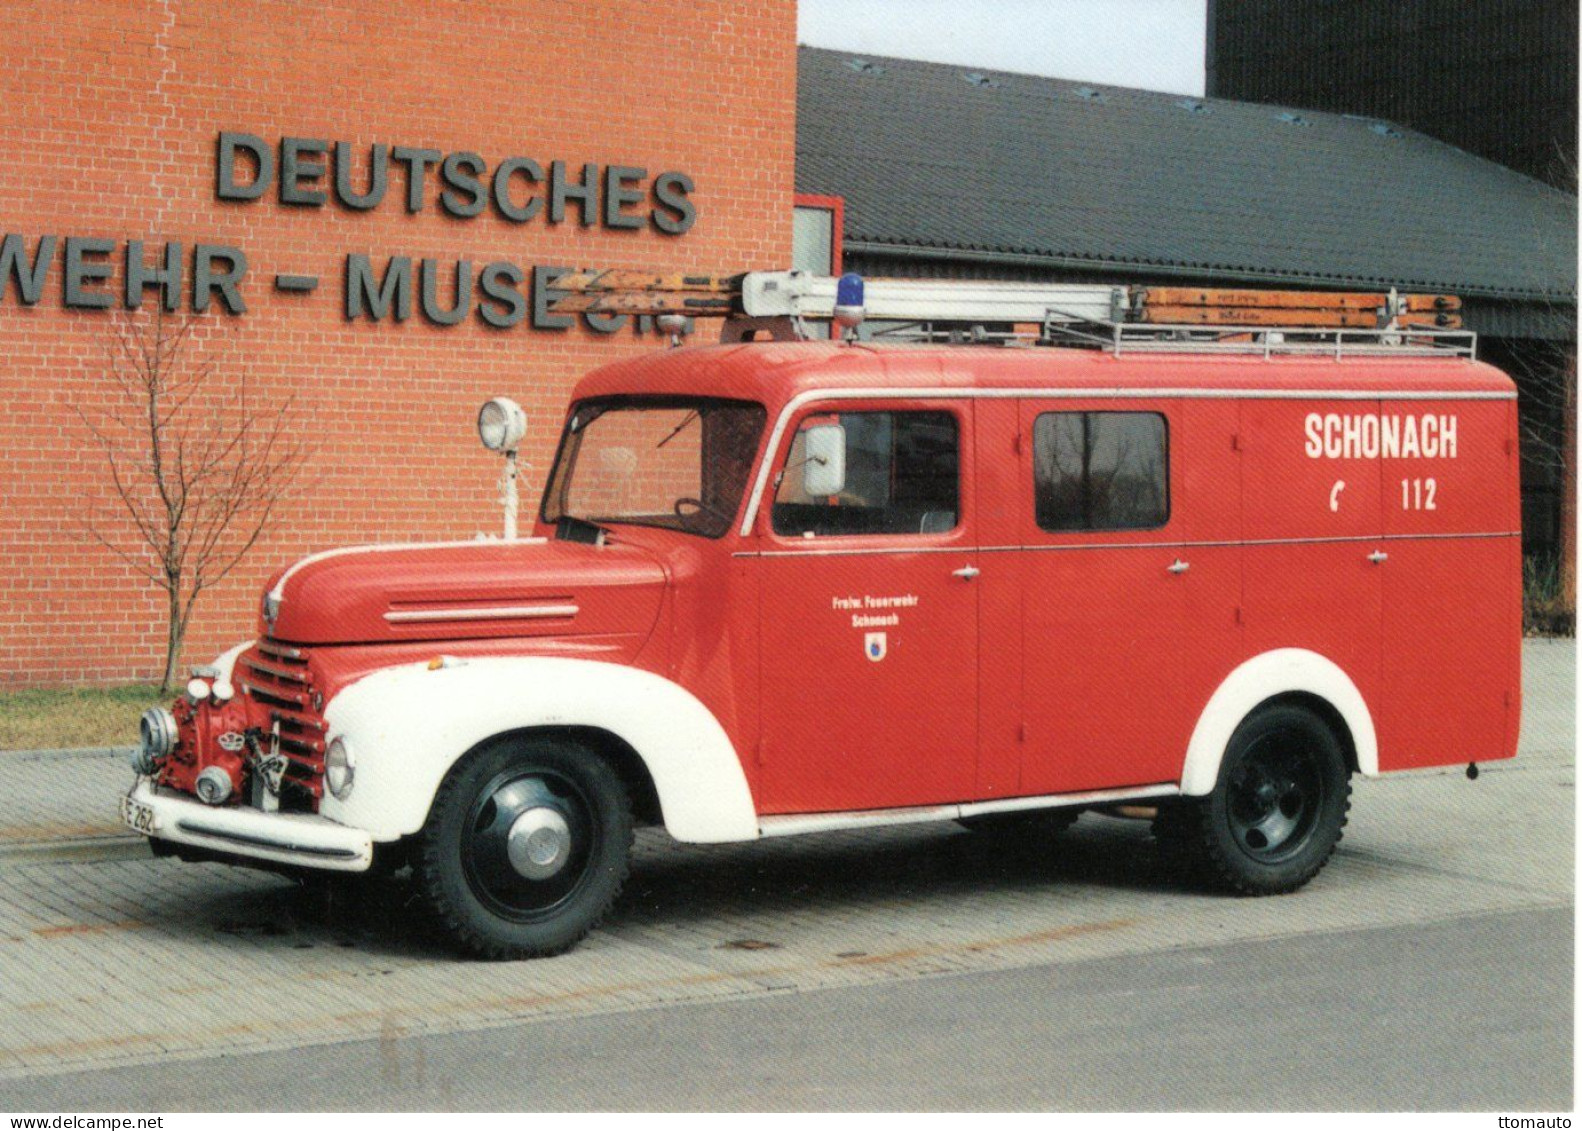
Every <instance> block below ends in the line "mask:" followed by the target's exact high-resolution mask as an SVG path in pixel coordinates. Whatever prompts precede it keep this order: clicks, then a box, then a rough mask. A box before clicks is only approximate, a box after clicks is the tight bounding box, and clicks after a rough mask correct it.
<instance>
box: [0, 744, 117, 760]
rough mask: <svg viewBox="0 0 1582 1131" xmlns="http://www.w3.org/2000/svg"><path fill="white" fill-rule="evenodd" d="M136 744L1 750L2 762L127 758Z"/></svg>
mask: <svg viewBox="0 0 1582 1131" xmlns="http://www.w3.org/2000/svg"><path fill="white" fill-rule="evenodd" d="M136 749H137V747H135V746H80V747H66V748H64V749H60V750H0V763H4V762H6V761H17V762H61V761H67V760H71V759H77V758H123V759H124V758H127V757H130V756H131V753H132V751H133V750H136Z"/></svg>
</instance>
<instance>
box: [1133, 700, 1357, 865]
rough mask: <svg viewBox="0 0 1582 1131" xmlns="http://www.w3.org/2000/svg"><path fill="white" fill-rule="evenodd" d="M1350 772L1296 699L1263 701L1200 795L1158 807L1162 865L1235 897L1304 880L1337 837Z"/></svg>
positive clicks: (1326, 730)
mask: <svg viewBox="0 0 1582 1131" xmlns="http://www.w3.org/2000/svg"><path fill="white" fill-rule="evenodd" d="M1350 808H1351V780H1350V772H1349V771H1348V769H1347V767H1346V756H1345V752H1344V751H1343V750H1342V749H1341V745H1340V739H1339V738H1338V736H1337V735H1336V734H1335V732H1334V731H1333V730H1332V729H1330V727H1329V726H1328V725H1327V724H1326V723H1325V722H1324V721H1323V720H1322V719H1320V718H1319V717H1318V716H1317V715H1315V714H1313V713H1312V712H1311V711H1309V710H1306V709H1305V708H1303V707H1299V706H1295V705H1287V704H1279V705H1275V706H1272V707H1264V708H1261V709H1260V710H1258V711H1256V712H1254V713H1253V714H1252V715H1250V716H1248V717H1247V718H1246V719H1245V720H1243V722H1242V724H1241V725H1240V726H1239V727H1237V728H1236V732H1235V734H1233V735H1231V739H1230V743H1229V744H1228V745H1227V746H1226V748H1225V758H1224V760H1223V761H1222V762H1221V763H1220V769H1219V779H1218V780H1217V781H1216V782H1215V785H1214V791H1213V792H1212V793H1210V794H1209V795H1208V796H1207V797H1202V798H1191V799H1187V800H1183V801H1179V802H1175V803H1173V804H1170V805H1165V806H1161V807H1160V810H1159V814H1158V816H1157V817H1156V818H1155V819H1154V836H1155V838H1156V839H1157V840H1158V842H1159V846H1160V849H1161V852H1162V854H1163V855H1164V857H1165V859H1166V861H1167V863H1171V864H1174V865H1176V866H1178V867H1182V868H1184V869H1185V871H1186V873H1187V875H1188V876H1189V877H1190V878H1192V879H1194V880H1197V881H1199V882H1202V883H1205V884H1207V885H1209V886H1211V887H1214V888H1218V889H1220V890H1224V891H1232V892H1236V893H1239V894H1242V895H1278V894H1281V893H1283V892H1289V891H1295V890H1296V889H1297V888H1299V887H1301V886H1302V885H1303V884H1305V883H1307V882H1308V881H1309V880H1311V879H1312V878H1313V877H1314V876H1316V875H1317V874H1318V873H1319V871H1320V870H1321V869H1322V868H1323V867H1324V865H1325V864H1326V863H1327V862H1328V861H1329V858H1330V855H1331V854H1332V853H1333V852H1334V851H1335V846H1336V845H1337V844H1339V843H1340V838H1341V833H1342V830H1343V829H1344V828H1345V825H1346V814H1347V812H1348V810H1349V809H1350Z"/></svg>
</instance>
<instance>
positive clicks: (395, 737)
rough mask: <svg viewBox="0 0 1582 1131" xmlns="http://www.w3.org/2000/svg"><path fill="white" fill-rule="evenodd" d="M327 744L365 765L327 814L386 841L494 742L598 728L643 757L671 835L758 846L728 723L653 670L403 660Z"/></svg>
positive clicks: (331, 708) (368, 685) (525, 661)
mask: <svg viewBox="0 0 1582 1131" xmlns="http://www.w3.org/2000/svg"><path fill="white" fill-rule="evenodd" d="M324 715H325V721H326V723H327V724H328V733H327V735H326V738H327V739H328V740H333V739H335V738H336V737H342V738H344V739H345V741H346V743H347V744H348V745H349V746H350V747H351V750H352V755H353V757H354V758H355V760H356V778H355V782H354V785H353V789H352V795H351V797H350V798H348V799H347V800H346V801H338V800H336V799H335V798H334V797H333V796H331V795H330V794H329V793H328V792H327V791H326V793H325V796H324V799H323V801H322V803H321V804H320V807H319V812H320V813H321V814H323V815H324V816H326V817H329V818H331V819H333V820H336V821H340V822H342V823H344V824H347V825H351V826H353V827H355V828H360V829H366V830H367V831H368V832H370V833H372V834H373V837H374V839H375V840H380V841H387V840H394V839H396V838H397V837H401V836H405V835H407V834H410V833H414V832H416V831H418V829H420V828H422V827H423V822H424V821H425V820H427V819H428V810H429V805H430V803H431V802H432V801H433V799H434V794H435V791H436V790H438V788H439V785H440V782H441V781H443V780H444V777H445V775H446V774H447V773H448V772H449V771H450V768H451V767H452V766H454V765H455V764H456V762H457V760H459V759H460V758H461V757H462V756H463V755H465V754H466V753H467V752H468V751H469V750H472V749H473V748H474V747H476V746H477V745H479V744H480V743H482V742H484V741H486V740H487V739H490V738H492V737H494V736H496V735H499V734H504V733H508V732H511V731H518V730H524V729H531V728H534V727H591V728H595V729H598V730H604V731H608V732H610V733H611V734H614V735H615V736H617V737H618V738H620V739H621V740H622V741H624V742H625V743H626V744H627V745H628V746H630V747H631V748H632V749H633V750H634V751H636V753H637V756H638V757H639V758H641V759H642V760H643V764H644V765H645V766H646V767H647V768H648V773H649V776H650V777H651V778H652V779H653V782H654V788H655V791H656V792H657V793H658V795H659V805H660V809H661V811H662V813H663V815H664V822H665V828H666V829H667V830H668V831H669V832H670V835H671V836H673V837H675V838H676V839H677V840H681V841H691V842H694V843H716V842H722V841H733V840H753V839H755V838H756V837H757V836H758V817H757V813H756V811H755V809H754V807H753V800H752V794H751V792H750V791H749V790H748V787H747V778H746V775H745V774H744V773H743V772H742V767H741V762H740V760H739V759H738V758H737V756H736V750H735V748H734V747H733V746H732V744H731V741H730V739H729V737H727V735H726V734H725V731H724V729H723V728H722V727H721V726H720V724H719V721H718V720H717V719H715V717H714V715H713V714H712V713H711V712H710V711H709V709H708V708H707V707H705V706H704V705H703V704H702V703H700V702H699V701H698V699H697V698H696V697H695V696H693V695H692V693H691V692H689V691H687V690H686V689H685V688H683V687H681V686H680V685H679V684H676V683H674V682H672V681H671V680H668V679H665V678H664V677H662V676H657V675H654V674H653V673H652V672H646V671H642V670H640V669H637V668H631V667H626V666H623V665H620V664H607V663H600V662H598V661H593V660H574V659H563V658H559V657H540V656H509V657H487V658H475V659H467V660H463V661H452V662H451V663H450V664H449V665H447V666H444V667H439V668H435V669H430V668H429V666H428V665H427V664H403V665H401V666H399V667H392V668H386V669H384V670H382V671H378V672H375V673H374V674H372V675H369V676H365V677H364V678H362V679H360V680H358V681H357V682H355V683H353V684H351V685H350V686H348V687H347V688H346V689H345V690H343V691H342V692H341V693H340V694H338V695H337V696H335V698H334V699H333V700H331V701H330V703H329V705H328V707H327V708H326V710H325V712H324Z"/></svg>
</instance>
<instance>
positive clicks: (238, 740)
mask: <svg viewBox="0 0 1582 1131" xmlns="http://www.w3.org/2000/svg"><path fill="white" fill-rule="evenodd" d="M215 741H216V742H218V743H219V744H220V749H221V750H228V751H230V752H231V753H232V754H235V753H236V752H237V751H238V750H240V749H241V748H242V747H244V746H246V745H247V738H246V736H245V735H243V734H242V732H241V731H239V730H228V731H226V732H225V733H224V734H222V735H220V737H219V738H217V739H215Z"/></svg>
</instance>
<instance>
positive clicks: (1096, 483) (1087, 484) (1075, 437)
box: [1033, 412, 1170, 530]
mask: <svg viewBox="0 0 1582 1131" xmlns="http://www.w3.org/2000/svg"><path fill="white" fill-rule="evenodd" d="M1168 436H1169V431H1168V429H1167V427H1166V425H1165V418H1164V417H1163V416H1161V415H1159V414H1158V413H1156V412H1046V413H1041V414H1040V415H1039V416H1038V417H1037V418H1036V419H1035V420H1034V422H1033V491H1034V501H1035V505H1036V508H1037V516H1038V525H1039V527H1040V528H1042V529H1044V530H1147V529H1150V528H1152V527H1156V526H1163V525H1164V524H1165V522H1166V520H1168V519H1169V517H1170V461H1169V441H1168Z"/></svg>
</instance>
